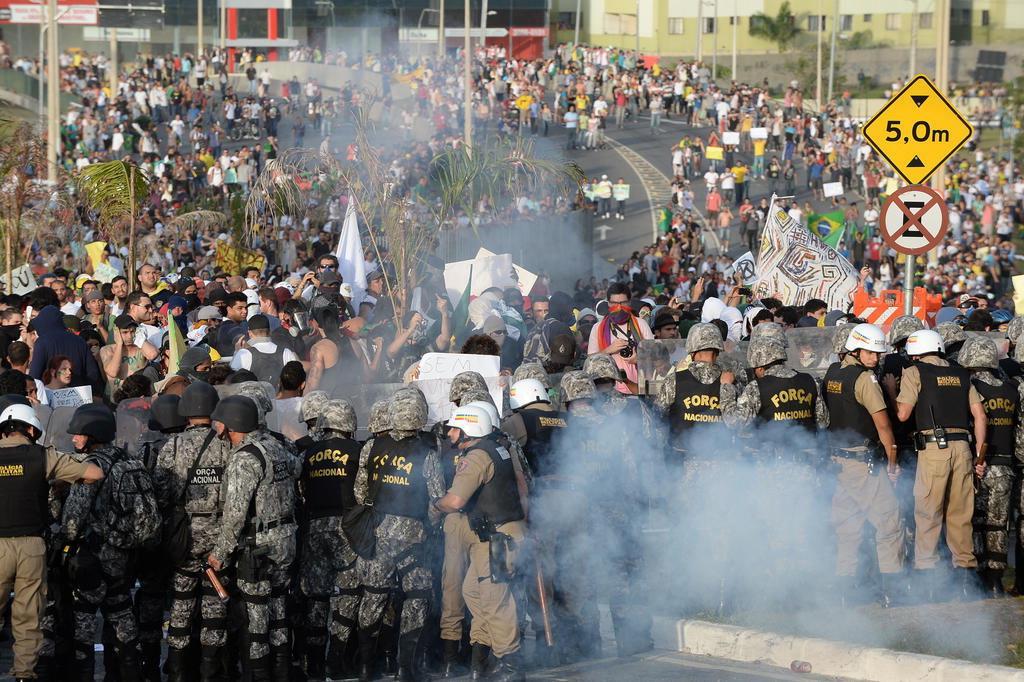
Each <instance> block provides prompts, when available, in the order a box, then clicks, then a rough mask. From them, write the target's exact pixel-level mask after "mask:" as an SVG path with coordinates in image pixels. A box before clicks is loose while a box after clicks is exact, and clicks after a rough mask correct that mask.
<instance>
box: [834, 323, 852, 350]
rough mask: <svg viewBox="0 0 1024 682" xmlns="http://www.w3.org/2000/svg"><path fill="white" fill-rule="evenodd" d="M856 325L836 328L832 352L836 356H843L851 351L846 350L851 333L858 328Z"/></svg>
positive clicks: (844, 325) (843, 325)
mask: <svg viewBox="0 0 1024 682" xmlns="http://www.w3.org/2000/svg"><path fill="white" fill-rule="evenodd" d="M856 326H857V325H855V324H841V325H839V326H838V327H836V333H835V334H833V335H832V352H833V353H835V354H836V355H842V354H843V353H847V352H849V351H847V350H846V340H847V339H848V338H850V332H852V331H853V328H854V327H856Z"/></svg>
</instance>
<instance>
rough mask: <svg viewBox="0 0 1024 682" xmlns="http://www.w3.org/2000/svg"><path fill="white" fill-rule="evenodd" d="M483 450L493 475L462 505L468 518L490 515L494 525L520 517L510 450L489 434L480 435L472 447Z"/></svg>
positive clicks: (518, 519) (519, 518)
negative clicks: (485, 435) (489, 460)
mask: <svg viewBox="0 0 1024 682" xmlns="http://www.w3.org/2000/svg"><path fill="white" fill-rule="evenodd" d="M473 449H474V450H483V451H484V452H486V453H487V456H488V457H490V458H491V463H492V464H493V465H494V476H492V477H491V480H489V481H487V483H484V484H483V485H482V486H480V488H478V489H477V491H476V492H475V493H473V497H472V498H470V500H469V503H468V504H467V505H466V509H465V511H466V513H467V514H468V515H469V518H470V520H471V521H472V520H475V519H479V518H487V519H490V521H491V522H492V523H494V525H496V526H497V525H500V524H502V523H508V522H509V521H521V520H523V518H524V516H525V515H524V514H523V508H522V506H521V505H520V503H519V488H518V486H517V485H516V470H515V467H514V466H513V465H512V454H511V453H510V452H509V451H508V449H507V448H505V447H503V446H502V445H501V444H499V443H498V442H497V441H494V440H492V439H490V438H483V439H481V440H480V442H479V443H478V444H477V445H475V446H474V447H473Z"/></svg>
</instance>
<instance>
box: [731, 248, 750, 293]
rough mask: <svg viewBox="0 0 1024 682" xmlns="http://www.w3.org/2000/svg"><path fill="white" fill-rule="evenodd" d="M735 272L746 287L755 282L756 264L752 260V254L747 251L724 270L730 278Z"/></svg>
mask: <svg viewBox="0 0 1024 682" xmlns="http://www.w3.org/2000/svg"><path fill="white" fill-rule="evenodd" d="M737 272H738V273H739V274H740V276H742V277H743V283H744V284H746V285H748V286H749V285H751V284H753V283H754V282H756V281H757V263H756V261H755V260H754V254H753V253H751V252H750V251H747V252H746V253H745V254H743V255H742V256H740V257H739V258H737V259H736V260H734V261H733V263H732V265H731V266H730V267H729V268H728V269H727V270H726V275H727V276H730V275H732V274H734V273H737Z"/></svg>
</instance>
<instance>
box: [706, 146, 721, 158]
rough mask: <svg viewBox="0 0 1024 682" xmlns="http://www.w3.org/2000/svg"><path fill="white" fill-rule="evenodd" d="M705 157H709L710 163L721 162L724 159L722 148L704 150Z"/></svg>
mask: <svg viewBox="0 0 1024 682" xmlns="http://www.w3.org/2000/svg"><path fill="white" fill-rule="evenodd" d="M704 156H705V157H707V159H708V160H709V161H721V160H722V159H723V158H724V157H723V156H722V148H721V147H708V148H707V149H705V150H704Z"/></svg>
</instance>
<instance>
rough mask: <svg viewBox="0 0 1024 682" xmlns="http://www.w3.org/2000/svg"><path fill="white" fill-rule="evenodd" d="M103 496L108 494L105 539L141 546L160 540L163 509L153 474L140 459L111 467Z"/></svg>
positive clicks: (124, 546)
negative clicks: (155, 488)
mask: <svg viewBox="0 0 1024 682" xmlns="http://www.w3.org/2000/svg"><path fill="white" fill-rule="evenodd" d="M100 494H101V495H105V496H106V497H105V501H106V504H105V505H104V509H105V510H106V518H105V519H103V522H104V523H103V527H104V528H105V529H106V530H107V537H106V538H104V539H105V540H106V541H107V542H108V543H110V544H111V545H113V546H114V547H119V548H121V549H138V548H140V547H143V546H146V545H150V544H153V543H154V541H158V540H159V539H160V531H161V522H160V508H159V507H158V506H157V503H156V492H155V490H154V487H153V477H152V475H151V474H150V473H149V470H148V469H146V466H145V464H143V463H142V460H139V459H122V460H120V461H118V462H114V464H113V465H112V466H111V467H110V471H108V472H107V476H106V481H105V482H104V484H103V489H102V490H101V491H100Z"/></svg>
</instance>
